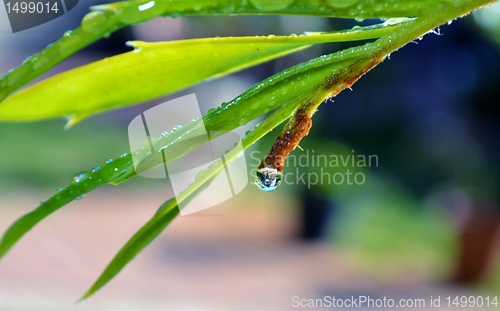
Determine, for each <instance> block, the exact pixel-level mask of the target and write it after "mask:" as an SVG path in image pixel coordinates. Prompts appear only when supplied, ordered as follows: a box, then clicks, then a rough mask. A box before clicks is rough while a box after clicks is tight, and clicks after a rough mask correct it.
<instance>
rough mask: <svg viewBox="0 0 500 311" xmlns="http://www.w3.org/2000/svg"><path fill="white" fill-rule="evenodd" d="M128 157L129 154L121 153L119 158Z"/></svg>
mask: <svg viewBox="0 0 500 311" xmlns="http://www.w3.org/2000/svg"><path fill="white" fill-rule="evenodd" d="M128 156H129V154H128V153H127V152H124V153H122V155H121V156H120V157H121V158H125V157H128Z"/></svg>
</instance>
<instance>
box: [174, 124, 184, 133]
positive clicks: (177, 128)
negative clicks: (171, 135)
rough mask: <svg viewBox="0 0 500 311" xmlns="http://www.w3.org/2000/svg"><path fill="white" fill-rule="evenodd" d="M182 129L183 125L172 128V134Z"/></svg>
mask: <svg viewBox="0 0 500 311" xmlns="http://www.w3.org/2000/svg"><path fill="white" fill-rule="evenodd" d="M181 128H182V126H181V125H176V126H174V127H173V128H172V132H175V131H178V130H180V129H181Z"/></svg>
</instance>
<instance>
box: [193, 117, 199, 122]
mask: <svg viewBox="0 0 500 311" xmlns="http://www.w3.org/2000/svg"><path fill="white" fill-rule="evenodd" d="M198 120H200V117H195V118H192V119H191V122H196V121H198Z"/></svg>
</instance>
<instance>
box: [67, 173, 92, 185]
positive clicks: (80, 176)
mask: <svg viewBox="0 0 500 311" xmlns="http://www.w3.org/2000/svg"><path fill="white" fill-rule="evenodd" d="M89 177H90V173H89V172H80V173H76V174H75V175H74V176H73V178H71V183H70V184H71V185H73V186H74V185H79V184H80V183H81V182H83V181H85V180H87V179H88V178H89Z"/></svg>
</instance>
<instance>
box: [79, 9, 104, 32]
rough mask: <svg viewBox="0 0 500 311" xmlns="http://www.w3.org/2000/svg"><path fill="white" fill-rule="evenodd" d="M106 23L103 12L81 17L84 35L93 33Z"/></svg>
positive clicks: (94, 12)
mask: <svg viewBox="0 0 500 311" xmlns="http://www.w3.org/2000/svg"><path fill="white" fill-rule="evenodd" d="M106 22H107V20H106V15H105V13H104V12H103V11H92V12H90V13H88V14H87V15H85V16H84V17H83V19H82V23H81V27H82V31H83V32H86V33H92V32H95V31H97V30H98V29H99V28H100V27H101V26H102V25H104V24H106Z"/></svg>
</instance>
